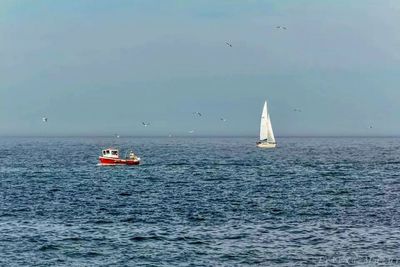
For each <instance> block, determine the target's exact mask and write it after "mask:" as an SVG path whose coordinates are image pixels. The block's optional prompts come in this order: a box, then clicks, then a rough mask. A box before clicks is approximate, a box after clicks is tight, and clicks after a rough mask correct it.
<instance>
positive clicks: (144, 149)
mask: <svg viewBox="0 0 400 267" xmlns="http://www.w3.org/2000/svg"><path fill="white" fill-rule="evenodd" d="M278 141H279V148H277V149H275V150H260V149H257V148H256V147H255V139H252V138H120V139H113V138H1V139H0V147H1V153H0V163H1V164H0V266H30V265H35V266H178V265H183V266H189V265H192V266H194V265H196V266H197V265H198V266H202V265H203V266H249V265H259V266H302V265H303V266H309V265H320V266H337V265H342V266H347V265H354V266H375V265H382V266H387V265H389V266H391V265H392V266H397V265H400V138H280V139H278ZM109 145H116V146H118V147H120V148H122V149H129V148H131V147H133V148H134V149H135V152H137V154H138V155H139V156H140V157H141V158H142V160H143V164H142V165H140V166H133V167H123V166H119V167H101V166H97V157H98V155H99V154H100V151H101V149H102V148H105V147H107V146H109Z"/></svg>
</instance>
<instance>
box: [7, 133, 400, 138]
mask: <svg viewBox="0 0 400 267" xmlns="http://www.w3.org/2000/svg"><path fill="white" fill-rule="evenodd" d="M399 137H400V135H280V136H276V138H277V139H279V138H399ZM0 138H115V139H123V138H254V139H259V138H258V136H256V135H172V136H168V135H120V137H116V136H115V135H85V134H82V135H0Z"/></svg>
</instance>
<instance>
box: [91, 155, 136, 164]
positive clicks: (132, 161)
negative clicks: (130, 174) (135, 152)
mask: <svg viewBox="0 0 400 267" xmlns="http://www.w3.org/2000/svg"><path fill="white" fill-rule="evenodd" d="M99 161H100V165H139V164H140V161H139V160H137V159H116V158H105V157H99Z"/></svg>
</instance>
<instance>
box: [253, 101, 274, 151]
mask: <svg viewBox="0 0 400 267" xmlns="http://www.w3.org/2000/svg"><path fill="white" fill-rule="evenodd" d="M257 146H258V147H260V148H275V147H276V142H275V136H274V131H273V130H272V124H271V118H270V117H269V113H268V107H267V101H265V103H264V108H263V111H262V114H261V125H260V141H259V142H257Z"/></svg>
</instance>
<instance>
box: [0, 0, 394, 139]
mask: <svg viewBox="0 0 400 267" xmlns="http://www.w3.org/2000/svg"><path fill="white" fill-rule="evenodd" d="M399 14H400V1H398V0H352V1H349V0H325V1H321V0H219V1H215V0H196V1H195V0H193V1H191V0H171V1H164V0H158V1H156V0H113V1H109V0H80V1H54V0H0V135H3V136H6V135H25V136H29V135H35V136H36V135H40V136H51V135H54V136H57V135H62V136H68V135H112V134H115V133H118V134H120V135H122V136H124V135H129V136H164V135H168V134H173V135H188V131H191V130H194V131H195V134H196V135H216V136H218V135H223V136H241V135H246V136H257V135H258V132H259V124H260V115H261V111H262V106H263V102H264V100H265V99H267V100H268V104H269V111H270V115H271V120H272V125H273V127H274V131H275V135H277V136H307V135H309V136H319V135H321V136H335V135H339V136H340V135H361V136H364V135H365V136H380V135H400V123H399V122H400V120H399V116H400V105H399V103H400V16H399ZM277 26H285V27H287V30H283V29H277V28H276V27H277ZM225 42H229V43H231V44H232V47H229V46H227V45H226V43H225ZM294 109H301V112H294V111H293V110H294ZM193 112H201V113H202V115H203V116H201V117H199V116H197V117H196V116H194V115H193V114H192V113H193ZM44 116H45V117H48V122H47V123H44V122H43V121H42V117H44ZM222 117H223V118H225V119H226V122H223V121H221V120H220V118H222ZM142 121H145V122H149V123H150V124H151V125H150V126H149V127H143V125H142V124H141V122H142ZM371 126H372V128H371Z"/></svg>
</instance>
